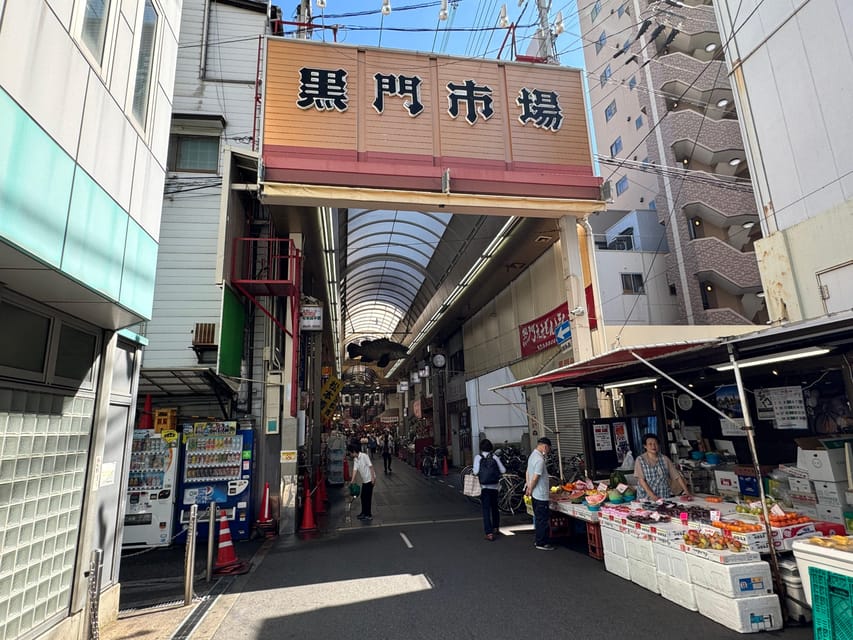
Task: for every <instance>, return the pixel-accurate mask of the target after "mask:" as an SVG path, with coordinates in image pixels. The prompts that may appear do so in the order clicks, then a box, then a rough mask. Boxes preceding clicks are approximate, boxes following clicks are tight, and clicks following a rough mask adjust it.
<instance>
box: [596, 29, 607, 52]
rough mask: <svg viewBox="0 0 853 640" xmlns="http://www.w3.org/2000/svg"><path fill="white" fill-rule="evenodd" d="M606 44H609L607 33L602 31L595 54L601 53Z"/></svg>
mask: <svg viewBox="0 0 853 640" xmlns="http://www.w3.org/2000/svg"><path fill="white" fill-rule="evenodd" d="M605 44H607V33H605V32H604V31H602V32H601V35H600V36H598V40H597V41H596V42H595V52H596V53H599V52H600V51H601V50H602V49H603V48H604V45H605Z"/></svg>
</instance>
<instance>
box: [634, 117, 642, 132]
mask: <svg viewBox="0 0 853 640" xmlns="http://www.w3.org/2000/svg"><path fill="white" fill-rule="evenodd" d="M642 126H643V116H637V119H636V120H634V128H636V129H639V128H640V127H642Z"/></svg>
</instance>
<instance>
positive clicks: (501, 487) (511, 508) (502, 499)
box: [498, 474, 524, 515]
mask: <svg viewBox="0 0 853 640" xmlns="http://www.w3.org/2000/svg"><path fill="white" fill-rule="evenodd" d="M523 488H524V482H523V481H522V480H521V478H515V477H513V476H510V475H506V474H504V475H502V476H501V480H500V483H499V484H498V509H499V510H500V512H501V513H507V514H510V515H512V514H515V513H518V511H519V510H520V507H521V505H522V504H523V502H524V493H523Z"/></svg>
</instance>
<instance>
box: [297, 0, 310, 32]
mask: <svg viewBox="0 0 853 640" xmlns="http://www.w3.org/2000/svg"><path fill="white" fill-rule="evenodd" d="M311 18H312V16H311V0H299V6H298V7H297V8H296V22H298V23H299V27H297V30H296V37H297V38H299V39H301V40H310V39H311V31H312V30H311V27H310V26H303V25H310V24H311Z"/></svg>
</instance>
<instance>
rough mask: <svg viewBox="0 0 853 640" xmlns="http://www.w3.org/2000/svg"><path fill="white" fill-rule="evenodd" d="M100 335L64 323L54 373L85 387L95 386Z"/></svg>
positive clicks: (60, 332)
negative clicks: (95, 368) (94, 377)
mask: <svg viewBox="0 0 853 640" xmlns="http://www.w3.org/2000/svg"><path fill="white" fill-rule="evenodd" d="M97 348H98V336H96V335H95V334H93V333H89V332H87V331H81V330H80V329H77V328H76V327H72V326H71V325H69V324H65V323H63V325H62V327H61V328H60V330H59V348H58V349H57V351H56V367H55V369H54V375H55V376H56V377H59V378H65V379H66V380H68V381H70V382H72V383H85V384H81V387H83V388H92V387H93V386H94V379H93V375H94V367H95V363H96V362H97V360H96V358H97V355H98V354H97Z"/></svg>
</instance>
